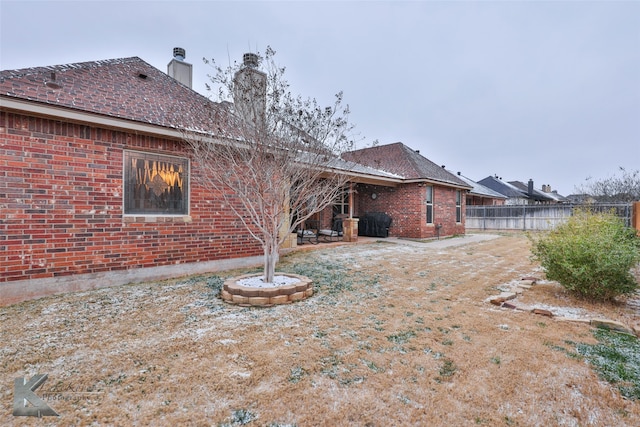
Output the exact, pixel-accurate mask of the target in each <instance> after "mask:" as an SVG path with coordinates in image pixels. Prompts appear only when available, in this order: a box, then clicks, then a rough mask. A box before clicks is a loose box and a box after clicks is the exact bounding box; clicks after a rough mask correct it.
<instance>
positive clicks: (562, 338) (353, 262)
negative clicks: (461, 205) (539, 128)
mask: <svg viewBox="0 0 640 427" xmlns="http://www.w3.org/2000/svg"><path fill="white" fill-rule="evenodd" d="M405 243H406V242H405ZM314 249H315V250H313V251H299V252H296V253H294V254H292V255H290V256H287V257H285V259H284V260H283V261H282V263H281V264H282V265H281V268H282V269H283V270H287V271H295V272H299V273H303V274H306V275H308V276H310V277H312V278H313V279H314V280H315V281H316V283H317V287H316V294H315V295H314V296H313V297H311V298H309V299H308V300H305V301H302V302H299V303H294V304H290V305H286V306H276V307H270V308H262V309H256V308H244V307H238V306H232V305H228V304H225V303H223V302H222V301H220V300H219V299H217V298H214V297H213V296H212V291H211V288H210V287H209V286H208V283H209V284H211V283H214V282H215V279H211V278H209V277H198V278H180V279H176V280H172V281H166V282H162V283H147V284H139V285H130V286H122V287H117V288H109V289H102V290H97V291H91V292H83V293H76V294H68V295H63V296H55V297H49V298H44V299H41V300H37V301H31V302H26V303H21V304H17V305H14V306H10V307H4V308H0V322H1V325H2V328H1V334H0V339H1V340H2V345H1V350H0V361H1V362H0V363H1V370H0V377H1V378H0V379H1V383H0V384H1V387H0V424H2V425H37V426H46V425H61V426H66V425H100V426H129V425H132V426H136V425H139V426H146V425H153V426H211V425H213V426H217V425H241V424H243V423H247V425H251V426H253V425H255V426H285V425H297V426H400V425H402V426H410V425H416V426H424V425H429V426H463V425H464V426H468V425H484V426H501V425H504V426H510V425H513V426H515V425H519V426H553V425H567V426H590V425H593V426H627V425H628V426H632V425H636V426H637V425H639V423H640V421H639V420H640V402H638V401H632V400H626V399H624V398H622V397H621V396H620V393H619V392H618V390H617V389H616V387H615V386H613V385H611V384H609V383H607V382H604V381H602V380H600V379H599V378H598V375H597V373H596V372H595V371H594V370H593V369H592V368H591V367H590V366H589V364H587V363H586V362H585V361H584V360H581V359H579V358H575V357H570V355H569V354H568V353H569V351H570V350H571V348H570V346H571V345H570V344H569V343H571V342H584V343H594V342H595V339H594V338H593V335H592V333H591V328H590V326H589V325H587V324H583V323H578V322H559V321H557V320H554V319H553V318H549V317H544V316H539V315H534V314H532V313H529V312H525V311H515V310H509V309H504V308H499V307H496V306H493V305H491V304H488V303H487V302H485V299H486V298H488V297H489V296H491V295H495V294H497V293H499V290H498V288H499V287H505V286H506V287H508V286H509V285H510V284H512V283H513V282H514V281H517V280H520V279H521V278H522V277H525V276H532V275H533V276H537V277H540V278H543V275H542V273H541V271H540V269H539V266H537V265H535V264H533V263H532V262H531V261H530V259H529V255H530V252H529V242H528V240H527V239H526V238H525V237H524V236H522V235H505V236H501V237H499V238H497V239H494V240H490V241H485V242H480V243H471V244H465V245H461V246H452V247H448V248H441V247H437V246H435V245H433V244H431V243H415V242H414V243H412V244H395V243H389V242H385V241H383V242H378V243H371V244H366V245H365V244H358V245H341V246H333V247H327V246H325V247H323V246H322V245H319V246H317V247H314ZM239 273H240V272H239V271H234V272H228V274H224V275H220V276H221V277H227V275H232V274H233V275H235V274H239ZM517 301H518V302H519V303H521V304H526V305H528V306H530V307H541V308H546V309H548V310H551V311H553V312H555V313H558V314H560V315H565V316H574V317H583V318H589V317H599V316H602V317H608V318H611V319H614V320H619V321H622V322H625V323H627V324H630V325H634V324H638V322H639V321H640V309H639V307H638V305H636V304H637V301H624V302H621V303H617V304H606V305H598V304H586V303H584V302H580V301H575V300H574V299H572V298H570V297H569V296H567V295H566V294H565V293H564V292H563V290H562V288H561V287H560V286H558V285H557V284H554V283H548V282H544V281H543V283H542V284H538V285H536V286H534V287H533V288H532V289H531V290H528V291H526V292H525V293H524V294H523V295H522V296H520V297H519V298H518V299H517ZM563 349H566V350H567V351H564V350H563ZM38 373H40V374H45V373H46V374H48V380H47V382H45V383H44V385H42V386H41V387H40V389H38V390H37V391H36V394H38V395H39V396H41V397H44V398H45V401H46V402H47V403H48V404H49V405H50V406H51V407H52V408H53V409H55V410H56V411H57V412H58V413H59V414H60V416H59V417H46V418H43V419H41V420H38V419H35V418H30V417H13V416H12V415H11V413H12V405H13V381H14V378H17V377H27V378H30V377H31V376H33V375H35V374H38ZM251 420H253V421H251Z"/></svg>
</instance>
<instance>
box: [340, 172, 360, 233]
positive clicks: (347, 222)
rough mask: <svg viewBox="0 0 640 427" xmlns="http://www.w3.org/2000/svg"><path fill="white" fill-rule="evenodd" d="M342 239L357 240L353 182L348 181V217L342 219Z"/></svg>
mask: <svg viewBox="0 0 640 427" xmlns="http://www.w3.org/2000/svg"><path fill="white" fill-rule="evenodd" d="M342 233H343V235H342V241H344V242H357V241H358V218H354V217H353V182H350V183H349V217H348V218H345V219H343V220H342Z"/></svg>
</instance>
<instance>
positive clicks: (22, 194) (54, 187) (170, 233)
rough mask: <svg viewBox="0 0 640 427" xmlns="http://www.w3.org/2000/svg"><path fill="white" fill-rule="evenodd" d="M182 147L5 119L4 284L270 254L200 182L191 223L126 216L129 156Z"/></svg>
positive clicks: (0, 256) (0, 193) (0, 175)
mask: <svg viewBox="0 0 640 427" xmlns="http://www.w3.org/2000/svg"><path fill="white" fill-rule="evenodd" d="M124 149H134V150H140V151H149V152H153V153H159V154H173V155H176V154H178V155H182V156H184V157H186V154H185V150H184V146H183V145H182V144H181V143H180V142H179V141H172V140H167V139H160V138H155V137H149V136H143V135H134V134H127V133H123V132H119V131H114V130H108V129H100V128H96V127H89V126H83V125H78V124H69V123H63V122H60V121H54V120H47V119H42V118H35V117H26V116H21V115H16V114H12V113H6V112H1V113H0V282H7V281H16V280H25V279H38V278H53V277H59V276H68V275H73V274H79V273H97V272H105V271H116V270H126V269H133V268H140V267H154V266H163V265H174V264H182V263H193V262H199V261H211V260H219V259H229V258H239V257H246V256H256V255H261V254H262V249H261V247H260V246H259V244H258V243H257V242H256V241H254V240H253V239H252V238H251V237H250V236H249V235H248V233H247V232H246V231H245V230H244V228H243V226H242V224H241V223H240V221H239V220H237V219H236V217H235V216H234V214H233V213H232V212H231V211H230V209H229V208H228V207H225V206H224V203H223V201H222V198H221V197H216V196H215V194H212V193H211V192H210V191H209V189H206V188H203V187H201V186H199V185H198V180H197V173H198V171H196V170H193V169H195V168H193V162H192V171H191V172H192V177H191V179H190V186H191V189H190V190H191V192H190V193H191V194H190V219H187V220H185V219H184V218H183V217H155V218H152V219H149V218H145V217H142V216H140V217H129V216H123V211H122V205H123V183H122V179H123V177H122V174H123V172H122V169H123V167H122V162H123V160H122V159H123V150H124Z"/></svg>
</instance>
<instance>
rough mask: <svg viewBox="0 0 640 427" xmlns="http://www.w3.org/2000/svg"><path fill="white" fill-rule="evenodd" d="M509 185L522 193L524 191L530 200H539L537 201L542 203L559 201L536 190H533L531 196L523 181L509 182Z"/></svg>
mask: <svg viewBox="0 0 640 427" xmlns="http://www.w3.org/2000/svg"><path fill="white" fill-rule="evenodd" d="M509 184H511V185H513V186H514V187H516V188H518V189H519V190H520V191H522V192H523V193H524V194H525V195H526V196H527V197H528V198H530V199H533V200H537V201H540V202H550V201H557V200H556V199H554V198H553V197H551V196H549V195H547V194H546V193H543V192H542V191H539V190H536V189H535V188H534V189H533V194H529V187H528V186H527V184H525V183H524V182H521V181H509ZM532 185H533V184H532Z"/></svg>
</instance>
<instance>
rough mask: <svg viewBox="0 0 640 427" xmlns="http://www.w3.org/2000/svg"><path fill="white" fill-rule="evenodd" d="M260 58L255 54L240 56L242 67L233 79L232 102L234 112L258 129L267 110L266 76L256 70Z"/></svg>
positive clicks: (262, 123)
mask: <svg viewBox="0 0 640 427" xmlns="http://www.w3.org/2000/svg"><path fill="white" fill-rule="evenodd" d="M259 62H260V58H259V57H258V55H256V54H255V53H245V54H244V55H243V56H242V67H241V68H240V70H238V71H237V72H236V75H235V76H234V78H233V102H234V104H235V108H236V111H237V112H238V113H239V114H240V116H241V117H242V118H243V119H244V120H245V121H247V122H250V123H253V124H255V125H256V126H257V127H258V128H260V127H262V126H263V125H264V121H265V111H266V109H267V75H266V73H263V72H262V71H260V70H258V65H259Z"/></svg>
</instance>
